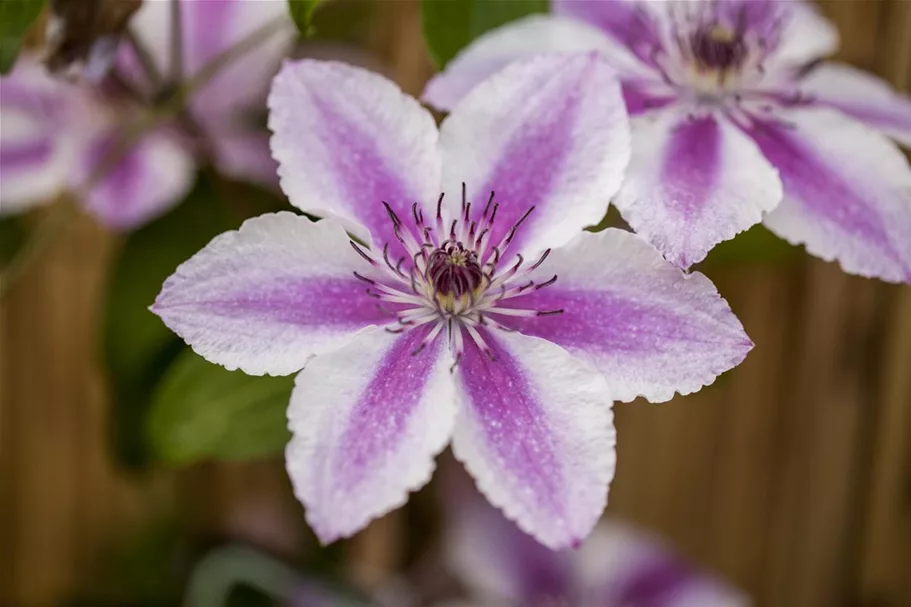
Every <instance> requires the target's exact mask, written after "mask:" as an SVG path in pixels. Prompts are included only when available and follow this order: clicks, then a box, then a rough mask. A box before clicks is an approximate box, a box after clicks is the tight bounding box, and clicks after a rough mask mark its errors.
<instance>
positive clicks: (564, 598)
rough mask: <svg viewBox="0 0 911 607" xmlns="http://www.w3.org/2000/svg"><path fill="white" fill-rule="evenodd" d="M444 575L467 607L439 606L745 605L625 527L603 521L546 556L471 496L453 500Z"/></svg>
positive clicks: (667, 549)
mask: <svg viewBox="0 0 911 607" xmlns="http://www.w3.org/2000/svg"><path fill="white" fill-rule="evenodd" d="M449 501H450V502H454V504H455V507H454V508H452V509H450V510H449V512H450V515H451V516H450V518H448V519H447V523H448V526H447V529H446V536H445V540H446V543H445V549H446V556H447V560H448V563H449V569H450V570H451V572H452V573H453V574H455V575H456V577H458V578H459V579H460V580H461V581H462V582H463V583H464V584H465V586H466V587H467V590H468V591H469V593H470V596H471V598H470V601H469V602H447V603H446V607H469V605H470V606H472V607H507V606H519V605H521V606H522V607H555V606H566V607H747V606H748V605H750V601H749V599H748V598H747V597H746V596H744V595H743V594H742V593H741V592H739V591H738V590H736V589H735V588H733V587H731V586H730V585H729V584H727V583H725V582H723V581H721V580H719V579H717V578H715V577H713V576H711V575H708V574H706V573H704V572H702V571H700V570H699V569H698V568H696V567H695V566H694V565H692V564H691V563H689V562H687V561H686V560H685V559H683V558H682V557H680V556H679V555H677V554H676V553H675V552H674V551H673V549H672V548H671V547H670V546H668V545H666V544H665V543H664V542H662V541H660V540H658V539H655V538H653V537H651V536H650V535H649V534H647V533H645V532H644V531H642V530H640V529H637V528H635V527H632V526H630V525H628V524H625V523H622V522H618V521H613V520H607V521H604V522H602V523H601V524H600V525H598V527H596V528H595V530H594V531H593V532H592V534H591V536H590V537H589V538H588V539H587V540H586V541H585V543H583V544H582V546H581V547H580V548H579V549H578V550H562V551H552V550H548V549H547V548H545V547H543V546H541V545H540V544H537V543H536V542H534V541H531V539H530V538H529V537H528V536H527V535H525V534H523V533H521V532H520V531H519V530H518V529H517V528H516V527H515V525H512V524H511V523H510V522H509V521H506V520H503V517H501V516H499V515H498V513H497V512H496V511H495V510H493V509H492V508H490V507H489V506H487V504H485V503H484V502H483V500H480V499H478V498H477V497H475V496H474V495H472V496H470V497H468V496H466V495H462V496H461V497H460V498H459V497H457V498H455V499H453V498H452V497H450V500H449ZM441 607H442V606H441Z"/></svg>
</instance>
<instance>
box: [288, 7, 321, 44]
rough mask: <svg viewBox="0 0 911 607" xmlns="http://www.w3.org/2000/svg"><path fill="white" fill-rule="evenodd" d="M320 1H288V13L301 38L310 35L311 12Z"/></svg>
mask: <svg viewBox="0 0 911 607" xmlns="http://www.w3.org/2000/svg"><path fill="white" fill-rule="evenodd" d="M321 1H322V0H288V11H289V12H290V13H291V18H292V19H293V20H294V24H295V25H297V31H299V32H300V35H301V36H302V37H306V36H309V35H310V25H311V22H312V20H313V11H315V10H316V6H317V5H318V4H319V3H320V2H321Z"/></svg>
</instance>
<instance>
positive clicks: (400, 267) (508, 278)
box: [351, 183, 563, 368]
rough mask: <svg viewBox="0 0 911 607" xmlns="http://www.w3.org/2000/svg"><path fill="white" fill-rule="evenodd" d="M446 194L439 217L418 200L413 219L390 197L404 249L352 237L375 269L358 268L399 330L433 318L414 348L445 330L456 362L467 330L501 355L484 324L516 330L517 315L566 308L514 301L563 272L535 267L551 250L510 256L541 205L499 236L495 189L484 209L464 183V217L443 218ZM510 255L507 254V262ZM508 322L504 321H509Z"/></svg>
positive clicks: (484, 346) (550, 312) (388, 208)
mask: <svg viewBox="0 0 911 607" xmlns="http://www.w3.org/2000/svg"><path fill="white" fill-rule="evenodd" d="M443 196H444V195H443V194H440V197H439V199H438V201H437V211H436V217H435V218H434V219H433V220H432V221H431V222H428V221H427V220H426V218H425V217H424V212H423V211H422V210H421V209H420V208H419V205H418V203H414V204H413V205H412V207H411V217H410V221H409V222H407V223H406V222H405V221H403V220H402V219H401V218H400V217H399V216H398V214H397V213H396V212H395V211H394V210H393V209H392V207H391V206H389V204H387V203H386V202H383V204H384V206H385V207H386V212H387V213H388V215H389V219H390V221H391V222H392V228H393V233H394V235H395V238H396V241H397V246H396V248H397V249H399V253H398V254H393V252H392V250H393V249H392V245H391V243H386V244H385V245H384V246H383V249H382V253H381V254H380V253H379V252H377V251H374V250H368V249H367V248H366V247H364V246H362V245H360V244H358V243H357V242H355V241H353V240H352V241H351V246H352V247H353V248H354V250H355V251H357V253H358V254H359V255H360V256H361V257H362V258H363V259H364V260H366V261H367V262H368V263H369V264H370V266H371V272H369V273H361V272H354V275H355V277H357V278H358V279H360V280H362V281H364V282H366V283H367V284H368V285H369V286H368V288H367V294H368V295H370V296H371V297H373V298H375V299H378V300H380V302H383V303H382V304H381V305H384V307H386V308H387V309H388V311H389V313H390V315H393V316H394V317H395V321H394V323H393V324H391V325H390V326H388V327H387V328H386V330H387V331H390V332H392V333H401V332H404V331H408V330H410V329H413V328H416V327H420V326H423V325H427V324H431V325H432V327H431V328H430V330H429V332H428V333H427V335H426V336H425V338H424V339H423V340H422V342H421V344H420V345H419V346H418V347H417V348H416V349H415V351H414V352H413V354H418V353H419V352H421V351H422V350H423V349H424V348H425V347H427V345H429V344H430V343H432V342H433V340H434V339H436V338H437V336H438V335H440V333H442V332H443V331H444V330H445V331H446V335H447V338H448V341H449V347H450V349H451V350H452V353H453V358H454V360H455V364H454V365H453V368H454V367H455V365H457V364H458V362H459V360H460V359H461V356H462V353H463V351H464V344H465V335H467V336H468V338H469V339H471V340H472V341H473V342H474V343H475V344H476V345H477V346H478V348H479V349H480V350H481V351H482V352H484V354H485V355H486V356H488V357H489V358H490V359H491V360H495V356H494V354H493V351H492V350H491V349H490V347H489V346H488V345H487V344H486V343H485V341H484V338H483V336H482V334H481V333H480V332H479V328H480V327H488V328H494V329H500V330H505V331H511V330H512V329H511V328H510V327H509V326H508V325H509V318H510V317H536V316H547V315H554V314H561V313H563V310H562V309H561V310H538V309H534V307H527V308H526V307H522V306H514V305H513V300H515V299H516V298H518V297H522V296H525V295H529V294H531V293H534V292H537V291H539V290H540V289H543V288H546V287H548V286H550V285H552V284H554V283H555V282H556V280H557V276H556V275H554V276H552V277H551V278H549V279H548V280H545V281H543V282H537V281H535V280H532V278H531V274H532V273H533V272H534V271H535V270H537V269H538V267H540V266H541V264H542V263H544V261H545V260H546V259H547V256H548V255H549V254H550V249H547V250H545V251H544V252H543V253H542V254H541V255H540V256H539V257H538V259H537V260H536V261H535V262H534V263H532V264H526V263H525V259H524V258H523V257H522V255H520V254H516V255H515V256H514V257H512V258H510V257H509V256H508V255H507V252H508V250H509V247H510V244H511V243H512V242H513V241H514V240H515V236H516V234H517V233H518V231H519V229H520V228H521V227H522V225H523V224H524V223H525V221H526V220H527V219H528V217H529V216H530V215H531V213H532V212H533V211H534V209H535V207H533V206H532V207H530V208H529V209H528V210H527V211H526V212H525V213H524V214H523V215H522V216H521V217H519V219H518V220H516V221H515V223H513V224H512V225H511V227H510V228H509V229H508V230H506V232H505V234H504V235H503V236H502V237H501V238H500V239H499V240H498V241H497V242H493V238H494V232H495V230H494V227H495V226H497V227H498V224H497V222H496V220H497V211H498V209H499V206H500V205H499V203H497V202H495V201H494V192H491V193H490V197H489V199H488V200H487V203H486V204H485V205H484V208H483V211H481V212H480V213H477V212H474V213H473V212H472V203H471V202H470V201H468V200H467V198H466V191H465V184H464V183H463V184H462V205H461V211H460V213H459V215H458V217H457V218H455V219H452V220H447V219H445V218H444V211H443ZM507 260H508V261H507ZM504 323H505V324H504Z"/></svg>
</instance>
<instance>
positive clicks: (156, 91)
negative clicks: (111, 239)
mask: <svg viewBox="0 0 911 607" xmlns="http://www.w3.org/2000/svg"><path fill="white" fill-rule="evenodd" d="M171 15H172V13H171V7H170V2H166V1H162V0H153V1H149V2H145V3H144V4H143V6H142V8H141V9H140V10H139V11H138V12H137V13H136V15H135V17H134V18H133V20H132V22H131V26H130V27H131V28H132V29H133V31H135V32H136V38H137V40H138V42H137V44H136V45H134V46H131V47H128V46H127V45H123V46H122V47H121V50H120V57H119V59H118V62H117V67H116V68H115V70H114V72H112V74H111V75H110V76H109V77H108V79H106V80H105V81H104V82H102V84H101V85H100V86H98V87H94V86H91V84H90V83H87V82H83V83H79V84H75V83H69V82H64V81H62V80H57V79H52V78H51V77H49V76H48V75H46V74H45V72H44V67H43V66H41V65H39V64H38V63H36V62H34V61H32V60H30V59H29V58H27V57H24V58H22V59H21V60H20V61H19V63H18V64H17V66H16V68H15V70H14V71H13V73H12V74H10V75H9V76H7V77H4V78H3V79H2V80H0V87H2V89H0V91H2V95H0V116H2V121H0V123H2V125H3V127H2V129H3V130H2V134H0V163H2V170H3V175H4V179H3V185H2V191H0V212H2V213H4V214H9V213H15V212H20V211H22V210H25V209H27V208H29V207H31V206H33V205H36V204H42V203H46V202H49V201H51V200H52V199H53V198H54V197H55V196H56V195H58V194H61V193H63V192H64V191H66V190H70V191H73V192H75V193H76V196H77V198H80V199H81V201H82V203H83V204H84V205H85V207H86V209H87V210H88V211H89V212H90V213H92V214H93V215H94V216H95V217H96V218H98V219H99V220H100V221H101V222H102V223H104V224H106V225H107V226H109V227H112V228H115V229H131V228H134V227H136V226H137V225H140V224H142V223H144V222H146V221H148V220H149V219H152V218H154V217H156V216H158V215H160V214H162V213H163V212H165V211H166V210H167V209H168V208H170V207H171V206H173V205H175V204H177V203H178V202H180V201H181V200H182V199H183V197H184V196H185V195H186V194H187V192H188V191H189V189H190V187H191V186H192V185H193V181H194V175H195V169H196V166H197V164H199V163H202V162H206V161H207V159H209V160H211V161H212V162H214V163H215V165H216V166H217V167H218V168H219V170H221V171H222V172H224V173H226V174H228V175H231V176H236V177H242V178H249V179H254V180H258V181H262V182H266V183H272V182H274V170H275V165H274V163H273V162H272V161H271V159H270V158H269V154H268V140H267V135H266V133H265V129H264V125H263V124H262V123H261V124H259V125H258V126H257V125H256V123H255V117H254V116H251V115H250V112H255V111H256V107H257V104H258V105H259V107H263V105H264V100H265V93H266V90H267V85H268V82H269V77H270V76H271V75H272V74H273V73H274V71H275V70H276V69H277V68H278V61H279V59H280V58H281V56H282V55H283V54H285V53H286V52H287V50H288V48H289V44H290V41H291V33H292V29H291V24H290V19H288V18H287V16H286V10H285V7H284V6H283V4H282V3H280V2H256V1H253V0H216V1H206V2H193V1H189V0H182V3H181V21H180V25H181V28H182V32H183V36H182V38H183V39H182V43H181V45H172V44H171V41H170V39H169V37H170V32H171V29H172V28H171V25H172V22H171V18H172V17H171ZM269 23H275V27H274V29H273V30H272V31H267V34H268V36H266V37H265V38H266V39H265V40H264V41H261V44H258V45H256V46H254V48H253V52H250V53H244V54H243V57H242V58H240V59H238V60H236V61H232V62H230V63H229V64H228V65H227V66H226V67H225V69H221V70H220V71H218V73H217V74H215V75H214V77H213V78H211V79H209V80H207V81H206V82H204V83H203V82H202V81H201V79H200V80H198V82H199V84H198V85H190V84H188V83H189V82H190V80H189V79H187V78H188V77H189V78H192V77H195V76H199V74H200V73H201V70H202V69H203V68H204V67H205V66H207V65H209V64H210V62H212V61H213V60H215V59H217V58H218V57H219V56H220V55H221V54H222V53H224V52H226V51H227V50H228V49H230V48H231V47H233V46H234V45H236V44H238V43H239V42H241V41H242V40H244V38H245V37H247V36H249V35H251V34H253V33H254V32H256V31H258V30H259V29H260V28H263V27H267V25H268V24H269ZM137 48H141V49H143V53H142V54H143V58H144V60H143V61H140V60H139V59H138V58H137V55H136V53H137V51H136V49H137ZM172 49H175V50H177V51H178V52H180V61H179V62H177V64H176V65H178V66H180V73H179V74H178V73H175V71H174V65H175V63H174V59H173V57H172V56H171V54H172ZM209 67H210V68H211V67H212V66H211V65H209ZM188 86H197V87H198V88H197V89H194V90H193V91H192V92H190V101H189V105H188V107H187V108H185V109H181V108H180V104H181V103H182V100H181V99H180V98H178V97H176V96H177V95H181V94H185V91H184V89H186V87H188ZM175 104H176V105H177V108H175V107H173V106H175ZM172 114H176V116H175V117H172ZM260 117H261V118H262V111H260Z"/></svg>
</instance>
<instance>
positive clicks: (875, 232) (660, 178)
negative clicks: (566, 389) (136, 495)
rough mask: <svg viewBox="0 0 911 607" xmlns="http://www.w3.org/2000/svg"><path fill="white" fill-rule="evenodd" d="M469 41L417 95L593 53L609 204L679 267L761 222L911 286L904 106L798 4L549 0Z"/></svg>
mask: <svg viewBox="0 0 911 607" xmlns="http://www.w3.org/2000/svg"><path fill="white" fill-rule="evenodd" d="M553 7H554V12H555V13H556V15H554V16H535V17H529V18H527V19H524V20H521V21H516V22H514V23H511V24H508V25H506V26H504V27H502V28H500V29H498V30H495V31H492V32H489V33H487V34H485V35H483V36H482V37H480V38H478V39H477V40H476V41H475V42H474V43H473V44H472V45H470V46H469V47H468V48H467V49H465V50H464V51H463V52H462V53H461V54H460V55H459V56H458V57H456V58H455V60H454V61H453V62H452V63H451V64H450V65H449V66H447V68H446V70H445V71H444V72H443V73H442V74H440V75H438V76H436V77H435V78H434V79H433V80H432V81H431V82H430V83H429V84H428V86H427V88H426V90H425V91H424V98H425V99H426V100H427V101H428V102H429V103H431V104H433V105H434V106H436V107H438V108H440V109H448V108H451V107H452V106H453V105H454V104H455V103H456V101H457V100H458V99H460V98H461V97H462V96H463V95H464V94H465V93H467V92H468V91H469V90H471V89H472V88H473V87H474V86H475V85H476V84H477V83H478V82H480V81H481V80H483V79H484V78H485V77H487V76H489V75H490V74H493V73H495V72H496V71H498V70H499V69H501V68H502V67H503V66H504V65H506V64H507V63H509V62H511V61H513V60H515V59H518V58H521V57H526V56H528V55H532V54H534V53H539V52H552V51H580V50H589V49H594V50H597V51H600V52H601V53H603V54H604V56H605V57H607V58H608V59H609V60H610V62H611V64H612V65H613V66H614V68H615V69H616V70H617V71H618V73H619V76H620V78H621V80H622V81H623V92H624V97H625V98H626V103H627V108H628V110H629V112H630V114H631V115H632V116H633V121H632V132H633V153H632V161H631V163H630V168H629V171H628V174H627V177H626V180H625V182H624V184H623V187H622V188H621V189H620V191H619V193H618V194H617V195H616V196H615V197H614V200H613V201H614V204H616V205H617V208H618V209H619V210H620V212H621V213H622V215H623V217H624V218H625V219H626V220H627V222H628V223H629V224H630V226H631V227H632V228H633V229H634V230H635V231H636V232H637V233H639V234H641V235H643V236H645V237H646V238H648V240H649V241H650V242H652V243H653V244H654V245H655V246H656V247H658V249H660V250H661V252H662V253H663V254H664V255H665V257H666V258H667V259H669V260H670V261H672V262H673V263H675V264H677V265H678V266H680V267H683V268H686V267H689V266H690V265H691V264H694V263H697V262H699V261H701V260H702V259H703V258H704V257H705V255H706V253H708V251H709V250H710V249H711V248H712V247H713V246H715V245H716V244H717V243H719V242H721V241H724V240H727V239H729V238H732V237H734V236H735V235H736V234H737V233H739V232H741V231H743V230H745V229H747V228H749V227H750V226H752V225H754V224H756V223H758V222H760V221H762V222H763V223H764V224H765V225H766V227H768V228H769V229H770V230H771V231H773V232H775V233H776V234H778V235H779V236H781V237H782V238H784V239H786V240H788V241H789V242H792V243H795V244H798V243H803V244H805V245H806V247H807V250H808V251H809V252H810V253H812V254H814V255H817V256H819V257H821V258H823V259H826V260H830V261H831V260H833V259H837V260H838V261H839V262H840V264H841V266H842V268H844V270H845V271H847V272H850V273H854V274H860V275H862V276H870V277H878V278H881V279H883V280H887V281H890V282H911V170H909V168H908V163H907V161H906V159H905V157H904V155H903V154H902V153H901V151H900V150H899V149H898V147H897V146H895V145H894V144H893V143H891V142H890V141H889V140H888V139H887V138H886V137H884V136H883V135H881V134H879V133H878V132H877V131H879V132H881V133H884V134H885V135H887V136H888V137H891V138H893V139H895V140H897V141H898V142H899V143H902V144H905V145H911V102H909V100H908V99H907V98H906V97H904V96H900V95H898V94H896V93H894V92H893V91H892V90H891V89H890V88H889V86H888V85H887V84H885V83H884V82H882V81H880V80H878V79H877V78H874V77H873V76H871V75H869V74H866V73H864V72H862V71H860V70H856V69H854V68H852V67H849V66H847V65H842V64H832V63H816V62H817V60H819V59H820V58H822V57H824V56H825V55H827V54H829V53H831V52H832V51H834V50H835V48H836V47H837V44H838V38H837V33H836V31H835V30H834V29H833V28H832V26H831V25H830V24H829V23H827V22H826V21H825V20H824V19H822V18H821V17H820V16H819V15H818V14H817V13H816V11H815V9H814V8H812V7H811V6H809V5H808V4H805V3H803V2H800V1H798V0H782V1H778V0H692V1H682V2H672V1H668V2H660V1H648V0H600V1H598V0H589V1H584V0H583V1H580V0H554V2H553Z"/></svg>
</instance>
